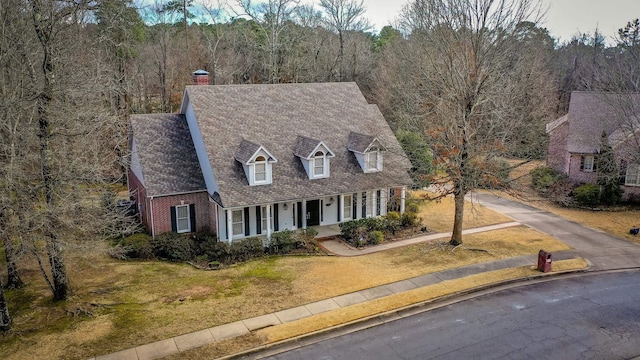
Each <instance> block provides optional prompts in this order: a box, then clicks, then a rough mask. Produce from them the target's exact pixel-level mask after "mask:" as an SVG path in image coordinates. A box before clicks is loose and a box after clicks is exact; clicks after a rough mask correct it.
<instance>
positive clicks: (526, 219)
mask: <svg viewBox="0 0 640 360" xmlns="http://www.w3.org/2000/svg"><path fill="white" fill-rule="evenodd" d="M473 200H474V201H477V202H478V203H479V204H480V205H482V206H485V207H488V208H490V209H493V210H495V211H498V212H500V213H502V214H505V215H507V216H509V217H511V218H512V219H514V220H516V221H518V222H520V223H522V224H524V225H527V226H529V227H531V228H533V229H536V230H538V231H540V232H543V233H545V234H548V235H551V236H553V237H554V238H556V239H558V240H560V241H562V242H564V243H565V244H567V245H569V246H571V247H573V248H574V249H576V251H575V252H576V253H578V254H579V255H580V256H582V257H584V258H586V259H588V260H589V261H590V262H591V264H592V269H593V270H608V269H621V268H632V267H640V246H638V245H635V244H633V243H631V242H629V241H626V240H624V239H621V238H619V237H616V236H613V235H610V234H607V233H605V232H603V231H600V230H597V229H593V228H589V227H586V226H584V225H581V224H578V223H575V222H572V221H569V220H565V219H563V218H561V217H559V216H556V215H553V214H551V213H549V212H546V211H543V210H539V209H536V208H534V207H531V206H528V205H524V204H521V203H519V202H515V201H511V200H507V199H504V198H500V197H497V196H494V195H490V194H479V193H476V194H474V195H473Z"/></svg>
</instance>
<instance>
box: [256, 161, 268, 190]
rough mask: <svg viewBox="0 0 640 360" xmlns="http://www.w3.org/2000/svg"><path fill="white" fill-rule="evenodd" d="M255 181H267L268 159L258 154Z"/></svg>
mask: <svg viewBox="0 0 640 360" xmlns="http://www.w3.org/2000/svg"><path fill="white" fill-rule="evenodd" d="M254 181H255V183H256V184H258V183H263V182H265V181H267V159H265V158H264V156H258V157H257V158H256V161H255V164H254Z"/></svg>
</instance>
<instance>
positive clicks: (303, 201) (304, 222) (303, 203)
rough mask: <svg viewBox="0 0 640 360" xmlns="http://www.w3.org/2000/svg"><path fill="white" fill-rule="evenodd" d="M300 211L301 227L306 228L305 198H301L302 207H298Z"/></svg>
mask: <svg viewBox="0 0 640 360" xmlns="http://www.w3.org/2000/svg"><path fill="white" fill-rule="evenodd" d="M300 211H302V224H301V225H302V228H303V229H306V228H307V201H306V200H302V209H300Z"/></svg>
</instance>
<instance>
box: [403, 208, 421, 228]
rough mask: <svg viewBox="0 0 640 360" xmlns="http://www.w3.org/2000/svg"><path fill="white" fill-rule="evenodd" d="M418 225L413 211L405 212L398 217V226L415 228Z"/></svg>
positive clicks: (416, 216) (416, 215)
mask: <svg viewBox="0 0 640 360" xmlns="http://www.w3.org/2000/svg"><path fill="white" fill-rule="evenodd" d="M416 224H418V214H417V213H415V212H413V211H407V212H405V213H404V214H402V216H401V217H400V225H402V226H405V227H410V226H415V225H416Z"/></svg>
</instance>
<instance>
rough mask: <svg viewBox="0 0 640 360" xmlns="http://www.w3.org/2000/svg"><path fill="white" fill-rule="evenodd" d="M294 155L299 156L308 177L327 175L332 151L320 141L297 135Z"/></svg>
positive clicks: (332, 154) (318, 177)
mask: <svg viewBox="0 0 640 360" xmlns="http://www.w3.org/2000/svg"><path fill="white" fill-rule="evenodd" d="M294 155H296V156H297V157H299V158H300V161H301V162H302V166H304V169H305V171H306V172H307V176H308V177H309V179H322V178H326V177H329V175H330V173H331V170H330V167H331V162H330V159H331V158H332V157H334V156H335V154H334V153H333V151H331V150H330V149H329V147H328V146H327V145H326V144H325V143H324V142H322V141H319V140H315V139H310V138H308V137H304V136H299V137H298V143H297V144H296V148H295V149H294Z"/></svg>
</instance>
